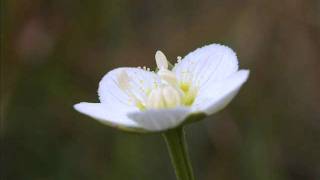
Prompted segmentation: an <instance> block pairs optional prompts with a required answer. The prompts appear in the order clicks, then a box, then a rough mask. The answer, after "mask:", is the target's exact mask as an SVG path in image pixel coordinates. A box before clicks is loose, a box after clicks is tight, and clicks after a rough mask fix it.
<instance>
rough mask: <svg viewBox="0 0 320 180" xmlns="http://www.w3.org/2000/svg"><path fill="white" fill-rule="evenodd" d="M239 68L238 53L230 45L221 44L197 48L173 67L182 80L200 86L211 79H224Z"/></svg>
mask: <svg viewBox="0 0 320 180" xmlns="http://www.w3.org/2000/svg"><path fill="white" fill-rule="evenodd" d="M237 70H238V60H237V56H236V54H235V53H234V52H233V51H232V49H230V48H229V47H227V46H223V45H219V44H211V45H207V46H204V47H202V48H198V49H196V50H195V51H193V52H191V53H189V54H188V55H187V56H185V57H184V58H183V59H182V60H181V61H180V62H178V64H176V66H175V67H174V68H173V71H174V72H175V73H176V75H177V77H178V78H179V81H180V82H190V83H192V84H193V85H196V86H198V87H201V86H204V85H205V84H206V83H207V82H208V81H209V80H221V79H224V78H226V77H228V76H229V75H230V74H232V73H234V72H236V71H237Z"/></svg>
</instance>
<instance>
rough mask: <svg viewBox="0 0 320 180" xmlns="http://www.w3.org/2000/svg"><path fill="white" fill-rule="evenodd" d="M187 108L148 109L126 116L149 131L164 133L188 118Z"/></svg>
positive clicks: (188, 111)
mask: <svg viewBox="0 0 320 180" xmlns="http://www.w3.org/2000/svg"><path fill="white" fill-rule="evenodd" d="M189 113H190V110H189V109H188V108H182V107H178V108H175V109H157V110H156V109H150V110H146V111H141V112H135V113H129V114H128V116H129V117H130V118H131V119H133V120H134V121H135V122H137V123H138V124H139V125H140V126H141V127H143V128H144V129H147V130H149V131H164V130H167V129H171V128H174V127H177V126H178V125H180V124H181V123H182V122H183V121H184V120H185V119H186V117H187V116H188V114H189Z"/></svg>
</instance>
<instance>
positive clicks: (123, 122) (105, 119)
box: [74, 102, 143, 131]
mask: <svg viewBox="0 0 320 180" xmlns="http://www.w3.org/2000/svg"><path fill="white" fill-rule="evenodd" d="M74 108H75V109H76V110H77V111H79V112H80V113H83V114H85V115H88V116H90V117H92V118H94V119H97V120H99V121H100V122H102V123H104V124H107V125H109V126H112V127H115V128H119V129H123V130H129V131H130V130H131V131H138V130H139V129H143V128H141V127H140V126H139V125H138V124H137V123H136V122H134V121H132V120H131V119H129V118H128V117H127V113H128V112H132V111H131V110H130V109H124V108H123V109H118V108H114V107H113V106H108V105H106V104H102V103H86V102H82V103H79V104H76V105H74Z"/></svg>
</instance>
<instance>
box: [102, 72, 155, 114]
mask: <svg viewBox="0 0 320 180" xmlns="http://www.w3.org/2000/svg"><path fill="white" fill-rule="evenodd" d="M124 72H125V74H126V75H125V76H123V73H124ZM124 77H125V78H124ZM125 80H126V81H128V82H127V83H129V84H127V85H126V84H125V83H126V82H122V81H125ZM159 82H160V80H159V78H158V77H157V75H156V74H155V73H153V72H149V71H146V70H143V69H139V68H117V69H114V70H112V71H110V72H108V73H107V74H106V75H105V76H104V77H103V78H102V80H101V81H100V83H99V89H98V94H99V99H100V101H101V103H104V104H106V103H107V104H111V105H112V106H115V107H117V108H119V109H121V108H127V107H135V103H136V102H135V101H133V97H132V95H133V96H134V98H136V99H137V100H139V101H141V102H145V100H146V98H147V92H148V91H150V89H151V88H152V87H154V86H155V84H157V83H159ZM126 86H127V88H128V91H130V95H129V94H128V93H127V92H126V90H124V89H123V88H125V87H126ZM135 108H137V107H135Z"/></svg>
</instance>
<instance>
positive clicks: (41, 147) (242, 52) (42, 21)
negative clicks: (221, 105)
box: [0, 0, 320, 180]
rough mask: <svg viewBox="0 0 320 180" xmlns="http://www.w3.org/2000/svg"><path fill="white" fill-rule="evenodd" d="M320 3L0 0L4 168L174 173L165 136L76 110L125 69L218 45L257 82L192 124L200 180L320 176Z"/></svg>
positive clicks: (42, 173)
mask: <svg viewBox="0 0 320 180" xmlns="http://www.w3.org/2000/svg"><path fill="white" fill-rule="evenodd" d="M319 12H320V2H319V1H318V0H280V1H276V0H271V1H270V0H261V1H254V0H239V1H232V0H205V1H196V0H185V1H182V0H176V1H147V0H145V1H143V0H136V1H130V0H81V1H64V0H20V1H16V0H12V1H11V0H10V1H9V0H8V1H3V2H2V3H1V15H2V17H1V89H2V90H1V122H2V123H1V142H2V143H1V157H2V158H1V166H0V169H1V172H0V173H1V177H3V179H6V180H19V179H21V180H22V179H23V180H28V179H30V180H31V179H32V180H56V179H59V180H60V179H61V180H64V179H68V180H70V179H77V180H78V179H111V180H113V179H116V180H118V179H120V180H126V179H128V180H129V179H130V180H135V179H136V180H143V179H154V180H157V179H159V180H163V179H174V178H175V177H174V173H173V170H172V167H171V164H170V160H169V157H168V154H167V151H166V148H165V145H164V142H163V140H162V139H161V136H159V135H148V136H142V135H135V134H128V133H124V132H120V131H117V130H114V129H112V128H109V127H107V126H104V125H102V124H100V123H98V122H96V121H94V120H92V119H90V118H88V117H86V116H83V115H81V114H79V113H77V112H76V111H74V110H73V108H72V106H73V104H75V103H78V102H80V101H91V102H95V101H98V100H97V95H96V90H97V86H98V82H99V80H100V78H101V77H102V76H103V75H104V74H105V73H106V72H108V71H109V70H111V69H113V68H116V67H120V66H141V65H147V66H148V67H154V66H155V62H154V53H155V51H156V50H157V49H161V50H163V52H165V53H166V54H167V56H168V57H169V58H170V59H171V60H172V61H175V59H176V56H179V55H180V56H184V55H185V54H186V53H188V52H190V51H192V50H193V49H195V48H197V47H200V46H203V45H205V44H209V43H222V44H226V45H228V46H230V47H232V48H233V49H234V50H235V51H236V52H237V54H238V58H239V61H240V67H241V68H246V69H250V70H251V75H250V79H249V81H248V82H247V84H246V85H245V86H244V87H243V89H242V90H241V92H240V94H239V95H238V96H237V98H235V100H234V101H233V102H232V103H231V104H230V105H229V106H228V107H227V108H226V109H225V110H223V111H222V112H220V113H218V114H216V115H213V116H211V117H209V118H207V119H206V120H205V121H202V122H199V123H196V124H193V125H190V126H188V128H187V136H188V137H187V138H188V140H189V149H190V154H191V159H192V161H193V165H194V169H195V175H196V177H198V179H208V180H209V179H210V180H211V179H217V180H240V179H241V180H242V179H243V180H251V179H252V180H271V179H272V180H315V179H320V108H319V107H320V93H319V92H320V13H319Z"/></svg>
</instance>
